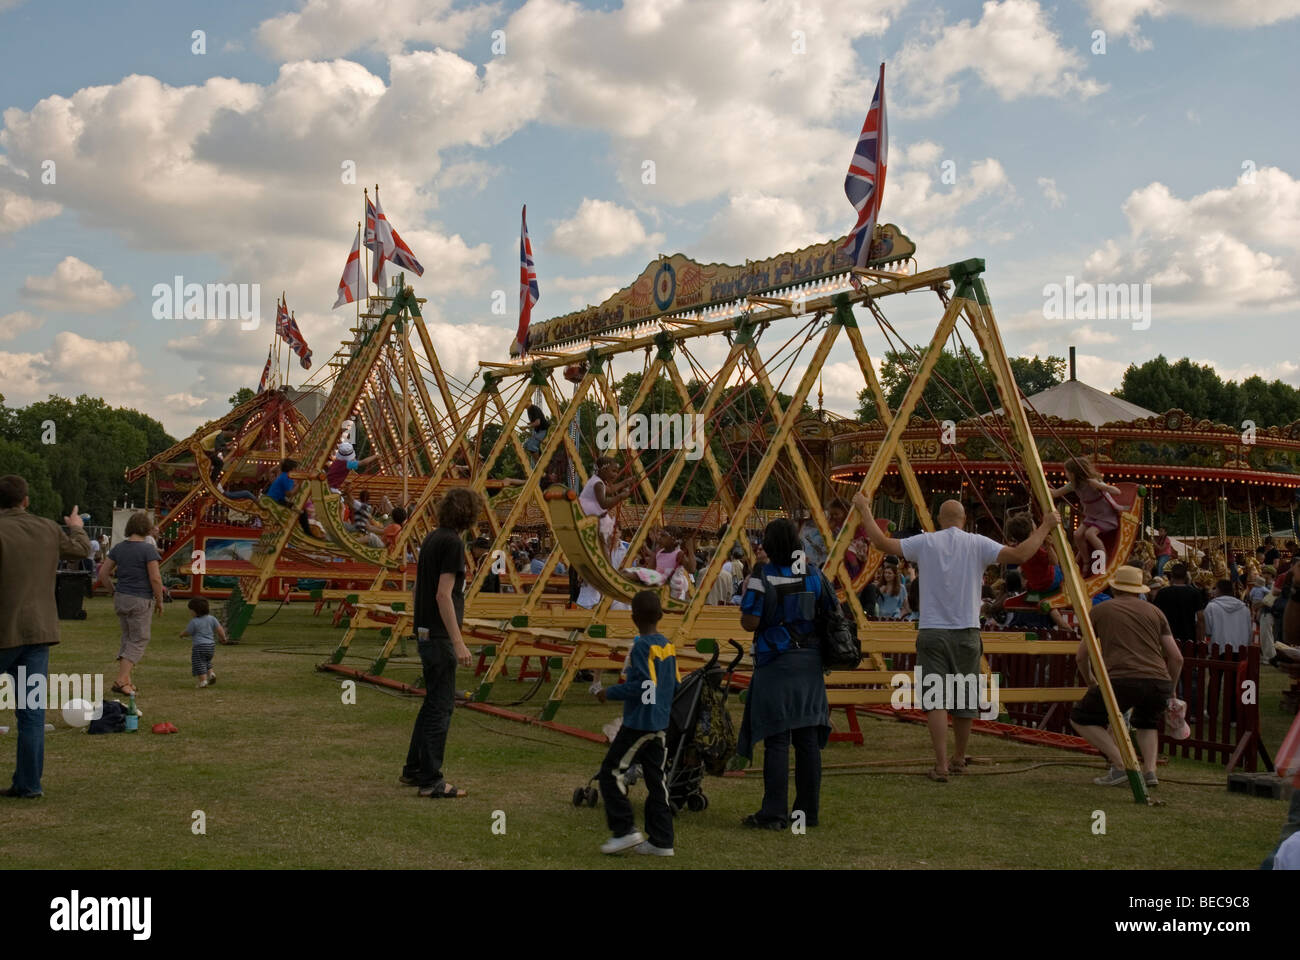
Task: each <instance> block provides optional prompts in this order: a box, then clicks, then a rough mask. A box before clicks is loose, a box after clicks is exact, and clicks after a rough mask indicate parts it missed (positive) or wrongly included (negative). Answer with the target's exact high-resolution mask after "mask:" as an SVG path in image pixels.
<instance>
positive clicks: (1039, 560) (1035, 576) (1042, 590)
mask: <svg viewBox="0 0 1300 960" xmlns="http://www.w3.org/2000/svg"><path fill="white" fill-rule="evenodd" d="M1033 532H1034V521H1033V518H1032V517H1030V515H1029V514H1027V513H1018V514H1016V515H1015V516H1014V517H1012V518H1011V519H1010V520H1008V521H1007V526H1006V531H1005V533H1006V541H1007V545H1008V546H1012V547H1014V546H1015V545H1016V544H1018V543H1023V542H1024V541H1025V540H1028V539H1029V536H1030V534H1032V533H1033ZM1020 579H1021V582H1022V583H1023V585H1024V588H1025V590H1027V591H1029V592H1030V593H1037V594H1040V595H1048V594H1053V593H1056V591H1057V590H1060V589H1061V580H1062V573H1061V565H1060V564H1059V563H1058V562H1057V560H1056V551H1055V550H1053V549H1052V545H1051V544H1050V543H1049V542H1046V541H1044V543H1043V545H1042V546H1041V547H1039V548H1038V552H1037V553H1035V554H1034V555H1033V556H1032V557H1030V558H1029V559H1028V560H1026V561H1025V562H1024V563H1022V564H1021V565H1020Z"/></svg>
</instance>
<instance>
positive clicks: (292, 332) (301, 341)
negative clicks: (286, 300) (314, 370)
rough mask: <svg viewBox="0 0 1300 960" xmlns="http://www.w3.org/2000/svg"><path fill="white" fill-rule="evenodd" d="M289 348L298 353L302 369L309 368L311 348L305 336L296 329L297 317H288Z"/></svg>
mask: <svg viewBox="0 0 1300 960" xmlns="http://www.w3.org/2000/svg"><path fill="white" fill-rule="evenodd" d="M286 339H287V340H288V341H289V349H291V350H292V351H293V352H294V353H296V354H297V355H298V362H299V363H300V364H302V368H303V369H304V370H310V369H311V349H310V348H309V347H308V346H307V338H306V337H304V336H303V335H302V331H301V330H299V329H298V318H297V317H294V316H291V317H289V336H288V337H287V338H286Z"/></svg>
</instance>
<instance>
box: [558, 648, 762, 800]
mask: <svg viewBox="0 0 1300 960" xmlns="http://www.w3.org/2000/svg"><path fill="white" fill-rule="evenodd" d="M728 643H730V644H731V645H732V646H733V647H735V648H736V656H735V658H734V659H733V660H732V661H731V663H730V664H728V665H727V666H726V667H725V668H724V667H722V666H721V665H720V664H719V663H718V655H719V653H720V652H721V651H720V650H719V648H718V646H717V645H716V644H715V645H714V648H713V656H712V657H711V658H710V659H709V662H708V663H706V664H705V665H704V666H702V667H700V668H699V669H698V670H695V671H693V672H691V673H690V674H688V675H687V677H686V679H685V680H683V681H682V682H681V683H680V684H679V685H678V687H677V693H676V695H674V696H673V705H672V710H671V712H670V713H669V717H668V731H667V737H666V738H665V739H666V744H665V747H666V751H667V754H668V769H667V770H666V771H665V773H664V777H665V782H666V783H667V784H668V800H669V802H670V803H671V804H672V807H673V812H674V813H676V812H678V811H680V810H681V809H682V807H685V808H686V809H688V810H690V811H692V812H698V811H700V810H704V809H707V808H708V806H709V798H708V797H706V796H705V795H704V790H703V781H704V774H705V773H710V774H712V775H713V776H717V777H720V776H722V774H723V772H724V771H725V770H726V769H727V763H728V761H730V760H731V758H732V756H733V755H734V754H735V752H736V730H735V725H734V724H733V722H732V719H731V714H729V713H727V692H728V688H729V687H730V686H731V675H732V674H733V673H734V672H735V670H736V666H737V664H739V663H740V659H741V657H743V656H744V655H745V650H744V648H743V647H742V646H741V645H740V644H738V643H736V641H734V640H729V641H728ZM639 778H640V770H639V768H638V766H637V765H635V764H634V765H633V766H632V767H630V768H629V769H628V771H627V773H626V774H625V777H624V779H625V781H626V782H627V784H628V786H631V785H632V784H633V783H635V782H636V781H637V780H638V779H639ZM599 801H600V790H599V788H598V787H597V786H596V778H595V777H594V776H593V777H592V778H591V779H590V780H588V781H587V785H586V786H585V787H578V788H577V789H576V790H574V791H573V805H574V806H575V807H581V806H582V805H583V804H586V805H587V806H589V807H594V806H595V805H596V804H597V803H598V802H599Z"/></svg>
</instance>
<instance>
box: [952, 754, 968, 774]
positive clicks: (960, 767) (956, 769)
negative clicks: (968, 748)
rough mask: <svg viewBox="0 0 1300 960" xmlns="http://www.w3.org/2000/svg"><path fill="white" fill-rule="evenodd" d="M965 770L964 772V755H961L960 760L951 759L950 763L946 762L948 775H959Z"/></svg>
mask: <svg viewBox="0 0 1300 960" xmlns="http://www.w3.org/2000/svg"><path fill="white" fill-rule="evenodd" d="M965 772H966V758H965V757H962V758H961V759H960V760H953V761H952V762H951V763H949V764H948V776H950V777H951V776H954V775H958V776H959V775H961V774H963V773H965Z"/></svg>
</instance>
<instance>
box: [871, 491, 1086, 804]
mask: <svg viewBox="0 0 1300 960" xmlns="http://www.w3.org/2000/svg"><path fill="white" fill-rule="evenodd" d="M853 506H854V507H855V508H856V509H857V511H858V513H860V514H861V515H862V522H863V526H864V527H865V528H866V531H867V539H868V540H870V541H871V545H872V546H873V547H875V548H876V549H877V550H879V551H880V552H881V553H884V554H886V555H888V556H899V557H903V558H904V559H905V560H910V561H911V562H913V563H915V564H916V566H917V580H918V587H919V590H920V601H921V616H920V623H919V624H918V625H917V626H918V628H919V629H918V630H917V631H916V663H917V666H918V667H919V668H920V670H921V676H922V677H924V676H926V675H934V676H938V675H942V676H943V678H944V684H943V698H944V699H943V702H944V707H943V709H928V710H925V721H926V724H927V725H928V726H929V728H930V739H931V741H932V742H933V743H934V757H935V764H934V769H932V770H931V771H930V772H929V777H930V779H931V780H937V781H939V782H940V783H946V782H947V780H948V774H949V773H950V772H951V773H965V771H966V743H967V741H968V740H969V739H970V731H971V726H972V724H973V723H974V720H975V716H976V714H977V713H978V711H977V710H976V709H975V704H973V703H971V702H969V700H970V698H967V702H966V703H965V704H963V705H961V706H958V705H957V703H956V697H955V696H954V694H955V692H956V688H957V686H958V685H962V689H965V690H971V689H974V685H975V681H976V680H977V679H978V677H979V674H980V658H981V656H982V655H983V652H984V645H983V643H982V642H981V641H980V629H979V627H980V587H981V586H982V584H983V579H984V569H985V568H986V567H988V566H989V565H990V564H993V563H998V564H1021V563H1024V562H1025V561H1026V560H1028V559H1030V558H1031V557H1032V556H1033V555H1034V554H1035V553H1037V552H1038V548H1039V547H1041V546H1042V545H1043V541H1044V540H1045V539H1046V538H1047V534H1048V532H1049V531H1051V529H1052V528H1053V527H1055V526H1056V525H1057V524H1059V523H1060V522H1061V517H1060V514H1058V513H1057V512H1056V511H1055V510H1053V511H1051V512H1050V513H1048V514H1047V515H1046V516H1044V517H1043V522H1042V523H1040V524H1039V525H1038V526H1037V528H1035V530H1034V532H1033V533H1031V534H1030V535H1029V536H1028V537H1026V538H1025V539H1024V540H1023V541H1022V542H1021V543H1018V544H1016V545H1015V546H1014V547H1009V546H1007V545H1006V544H1004V543H998V542H997V541H996V540H991V539H989V538H988V537H984V536H981V535H979V534H977V533H967V532H966V531H965V530H964V529H963V527H965V525H966V509H965V507H963V506H962V505H961V502H960V501H957V500H945V501H944V502H943V504H942V505H941V506H940V507H939V529H938V530H936V531H935V532H934V533H921V534H918V535H917V536H914V537H907V538H905V539H903V540H898V539H895V538H894V537H891V536H889V535H888V534H886V533H885V531H883V530H881V529H880V526H879V524H877V523H876V518H875V517H873V516H872V515H871V502H870V501H869V500H868V499H867V498H866V497H865V496H863V495H862V494H861V493H859V494H858V495H857V496H855V497H854V498H853ZM919 692H920V691H914V695H915V694H916V693H919ZM922 709H925V703H924V702H923V704H922ZM950 711H951V713H952V715H953V721H952V729H953V739H954V747H955V750H954V753H955V759H954V761H953V764H952V766H951V768H950V767H949V764H948V713H949V712H950Z"/></svg>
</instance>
